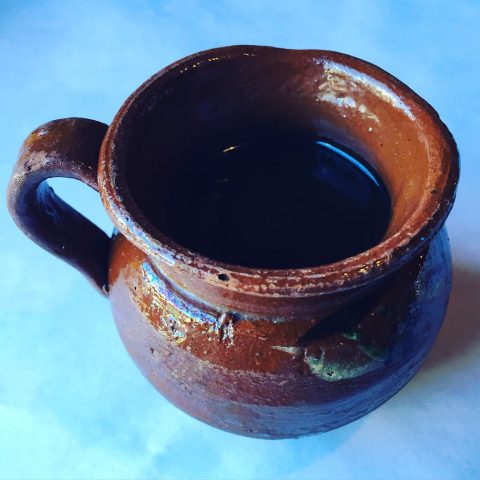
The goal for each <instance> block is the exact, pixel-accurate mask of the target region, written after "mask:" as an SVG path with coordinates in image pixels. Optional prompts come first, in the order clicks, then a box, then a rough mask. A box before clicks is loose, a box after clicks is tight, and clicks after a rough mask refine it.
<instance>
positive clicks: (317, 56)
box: [98, 45, 459, 297]
mask: <svg viewBox="0 0 480 480" xmlns="http://www.w3.org/2000/svg"><path fill="white" fill-rule="evenodd" d="M273 54H276V55H278V54H284V55H296V56H299V57H301V56H305V57H306V58H309V59H310V60H314V61H317V62H318V61H320V62H325V61H330V62H332V61H333V62H336V63H337V64H340V65H341V66H346V67H348V68H350V69H351V68H353V69H354V70H356V71H357V72H358V73H359V74H360V75H365V76H368V78H373V80H374V81H375V82H376V86H377V88H378V85H381V86H382V87H383V88H385V89H386V90H387V91H389V92H391V91H392V90H393V91H394V92H395V94H396V95H398V96H400V98H401V99H402V102H403V103H404V104H405V105H406V106H407V107H415V109H417V110H418V109H420V110H421V111H422V112H423V113H424V114H425V113H426V117H427V118H428V122H430V125H432V126H433V127H435V128H436V129H437V130H438V131H439V132H440V135H441V137H442V138H443V140H444V141H445V145H446V150H445V153H444V154H443V155H439V156H438V158H436V157H433V158H429V162H432V160H434V161H435V162H436V163H434V164H429V166H430V168H429V179H428V186H429V188H427V189H425V192H424V193H423V196H422V198H419V199H418V200H419V201H418V206H417V208H416V209H415V211H414V212H413V214H412V215H411V217H410V218H409V219H408V221H407V222H405V223H404V224H403V225H402V226H401V228H400V229H398V230H397V231H396V232H395V233H393V234H392V235H389V236H387V237H385V238H384V239H383V240H382V241H381V242H380V243H378V244H376V245H375V246H373V247H372V248H370V249H368V250H365V251H363V252H361V253H359V254H357V255H355V256H352V257H348V258H345V259H343V260H340V261H337V262H335V263H330V264H325V265H320V266H317V267H308V268H295V269H282V270H280V269H264V268H248V267H243V266H240V265H231V264H227V263H223V262H220V261H217V260H214V259H211V258H207V257H205V256H203V255H201V254H199V253H197V252H195V251H192V250H190V249H187V248H185V247H183V246H181V245H179V244H178V243H176V242H175V241H174V240H172V239H171V238H169V237H167V236H166V235H164V234H163V233H162V232H161V231H159V230H157V229H156V228H155V227H153V225H152V224H151V223H150V222H149V221H148V219H147V218H146V217H145V216H144V215H143V214H142V213H141V211H140V210H139V209H138V207H137V205H136V204H135V202H134V200H133V198H132V197H131V195H130V192H129V189H128V185H127V179H126V176H125V175H123V176H122V175H119V169H118V165H119V163H118V162H119V160H121V159H122V155H123V153H124V150H125V149H124V145H122V142H121V141H120V142H119V141H118V140H119V134H120V133H121V131H122V128H124V127H125V124H126V123H127V122H126V121H127V119H128V118H129V117H130V116H131V114H132V112H134V111H135V107H136V106H138V104H139V103H140V102H139V100H140V99H141V98H143V97H144V95H149V94H150V93H151V92H150V89H151V87H152V86H154V85H155V87H156V88H159V87H161V86H162V85H165V84H166V82H169V81H172V80H174V79H175V78H176V77H177V76H178V75H180V74H181V73H182V72H183V71H185V70H186V69H188V68H190V67H192V66H194V65H198V64H200V63H203V62H206V61H212V59H214V60H215V61H218V60H225V59H230V58H233V57H240V56H258V55H273ZM119 146H120V148H119ZM458 177H459V155H458V150H457V146H456V143H455V140H454V138H453V136H452V134H451V133H450V131H449V130H448V128H447V127H446V125H445V124H444V123H443V122H442V121H441V119H440V117H439V115H438V113H437V112H436V111H435V110H434V109H433V107H432V106H431V105H430V104H428V103H427V102H426V101H425V100H423V99H422V98H421V97H420V96H418V95H417V94H416V93H415V92H413V90H411V89H410V88H409V87H408V86H407V85H405V84H404V83H403V82H401V81H400V80H398V79H397V78H395V77H394V76H392V75H391V74H389V73H388V72H386V71H385V70H383V69H381V68H379V67H377V66H376V65H373V64H371V63H369V62H367V61H365V60H361V59H359V58H356V57H353V56H350V55H347V54H343V53H339V52H333V51H328V50H313V49H312V50H293V49H283V48H276V47H267V46H254V45H236V46H229V47H220V48H214V49H210V50H205V51H202V52H199V53H195V54H193V55H190V56H187V57H185V58H183V59H180V60H178V61H176V62H174V63H172V64H171V65H169V66H167V67H165V68H163V69H162V70H160V71H159V72H158V73H156V74H155V75H153V76H152V77H150V78H149V79H148V80H147V81H145V82H144V83H143V84H142V85H141V86H140V87H138V88H137V89H136V90H135V91H134V92H133V93H132V94H131V95H130V96H129V97H128V99H127V100H126V101H125V102H124V104H123V105H122V107H121V108H120V110H119V111H118V113H117V114H116V116H115V118H114V120H113V122H112V123H111V125H110V127H109V129H108V131H107V134H106V136H105V139H104V141H103V144H102V149H101V153H100V159H99V171H98V180H99V182H98V184H99V191H100V195H101V198H102V202H103V204H104V206H105V208H106V210H107V213H108V214H109V216H110V218H111V220H112V221H113V223H114V224H115V226H116V227H117V228H118V230H119V231H120V232H121V233H122V234H123V235H124V236H125V237H126V238H127V239H128V240H129V241H130V242H132V243H133V244H134V245H136V246H137V247H138V248H140V249H141V250H143V251H144V252H145V253H146V254H147V255H148V256H149V257H150V258H152V259H154V260H156V264H157V265H158V266H159V267H160V269H162V266H165V267H166V269H171V268H172V267H174V268H175V269H177V270H179V271H182V273H185V274H187V275H189V276H194V277H196V278H198V279H200V280H202V281H204V282H207V283H209V284H211V285H212V286H216V287H222V288H225V289H227V290H230V291H233V292H238V293H242V292H243V293H250V294H254V295H257V296H265V297H292V296H294V297H306V296H317V295H322V294H325V293H331V292H336V291H342V290H348V289H351V288H355V287H358V286H362V285H365V284H367V283H370V282H373V281H375V280H377V279H379V278H381V277H383V276H384V275H386V274H387V273H391V272H393V271H395V270H397V269H398V268H400V267H401V266H402V265H404V264H405V263H407V262H408V261H409V260H410V259H411V258H413V257H414V256H416V255H417V254H418V253H419V252H420V251H421V250H422V248H424V247H425V246H426V245H427V244H428V243H429V242H430V240H431V239H432V237H433V236H434V235H435V234H436V233H437V232H438V231H439V229H440V228H441V227H442V225H443V224H444V222H445V220H446V217H447V216H448V214H449V212H450V210H451V208H452V205H453V202H454V199H455V192H456V186H457V183H458ZM252 286H254V287H255V288H253V287H252ZM259 287H261V288H259ZM263 287H264V288H263Z"/></svg>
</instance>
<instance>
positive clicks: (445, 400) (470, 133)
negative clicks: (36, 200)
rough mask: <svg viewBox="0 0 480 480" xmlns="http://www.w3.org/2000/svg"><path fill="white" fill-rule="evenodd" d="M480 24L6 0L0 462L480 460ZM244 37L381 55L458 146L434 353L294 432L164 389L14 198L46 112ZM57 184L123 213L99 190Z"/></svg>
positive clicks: (31, 473)
mask: <svg viewBox="0 0 480 480" xmlns="http://www.w3.org/2000/svg"><path fill="white" fill-rule="evenodd" d="M479 25H480V2H478V1H474V0H472V1H465V0H456V1H455V2H448V1H423V2H413V1H402V2H395V1H366V0H365V1H353V0H352V1H340V0H335V1H314V0H311V1H304V0H296V1H295V2H287V1H280V0H276V1H275V0H267V1H260V0H259V1H256V0H232V1H211V2H208V1H203V2H199V1H191V0H183V1H157V2H153V1H135V2H134V1H131V2H126V1H124V2H122V1H113V0H112V1H96V2H94V1H90V0H85V1H77V2H74V1H63V2H60V1H53V0H50V1H48V0H47V1H23V2H16V1H9V0H7V1H5V0H2V1H0V65H1V70H0V108H1V114H0V132H1V134H0V135H1V142H0V152H1V154H0V189H1V192H0V193H1V195H0V197H1V198H2V201H1V202H0V226H1V235H0V266H1V268H0V478H5V479H13V478H22V479H23V478H24V479H27V478H28V479H36V478H45V479H47V478H48V479H50V478H62V479H63V478H68V479H70V478H71V479H110V478H112V479H143V478H162V479H163V478H165V479H187V478H197V479H201V478H205V479H214V478H218V479H230V478H232V479H249V478H252V479H253V478H259V479H270V478H271V479H284V478H292V479H320V478H326V479H332V478H345V479H347V478H354V479H362V478H366V479H367V478H368V479H371V478H379V479H383V478H389V479H393V478H399V479H409V478H422V479H427V478H431V479H440V478H446V479H447V478H462V479H467V478H480V434H479V430H480V407H479V406H478V405H479V399H480V382H479V380H478V379H479V378H480V361H479V358H480V357H479V354H480V322H479V321H480V317H479V315H480V314H479V312H480V235H479V234H480V208H479V203H480V196H479V189H480V188H479V184H480V161H479V158H478V155H479V152H480V143H479V142H480V27H479ZM246 43H249V44H260V45H262V44H263V45H275V46H283V47H292V48H323V49H331V50H339V51H343V52H347V53H350V54H352V55H355V56H358V57H361V58H364V59H366V60H369V61H371V62H373V63H376V64H378V65H380V66H381V67H383V68H384V69H386V70H388V71H390V72H391V73H393V74H394V75H395V76H397V77H398V78H400V79H401V80H403V81H404V82H405V83H407V84H408V85H409V86H411V87H412V88H413V89H414V90H415V91H417V92H418V93H419V94H420V95H421V96H423V97H424V98H425V99H427V100H428V101H429V102H430V103H431V104H432V105H433V106H434V107H435V108H436V109H437V110H438V112H439V113H440V115H441V117H442V119H443V120H444V121H445V122H446V123H447V125H448V126H449V128H450V129H451V131H452V132H453V134H454V136H455V138H456V140H457V142H458V145H459V149H460V152H461V156H462V179H461V184H460V187H459V191H458V199H457V202H456V205H455V208H454V210H453V212H452V214H451V216H450V218H449V220H448V222H447V225H448V229H449V234H450V239H451V244H452V251H453V258H454V287H453V292H452V297H451V302H450V306H449V310H448V315H447V318H446V321H445V324H444V327H443V328H442V331H441V333H440V336H439V338H438V340H437V342H436V344H435V346H434V348H433V350H432V352H431V354H430V355H429V357H428V359H427V362H426V363H425V365H424V367H423V368H422V369H421V371H420V372H419V373H418V375H417V376H416V377H415V378H414V380H413V381H412V382H411V383H410V384H409V385H408V386H407V387H406V388H404V389H403V390H402V391H401V392H400V393H399V394H398V395H396V396H395V397H394V398H393V399H391V400H390V401H388V402H387V403H386V404H385V405H383V406H382V407H381V408H379V409H378V410H376V411H375V412H373V413H371V414H370V415H368V416H367V417H365V418H363V419H361V420H359V421H357V422H354V423H353V424H350V425H348V426H346V427H343V428H340V429H338V430H335V431H332V432H330V433H327V434H324V435H320V436H314V437H309V438H304V439H300V440H284V441H283V440H282V441H274V442H272V441H263V440H262V441H261V440H254V439H249V438H242V437H238V436H235V435H231V434H228V433H224V432H221V431H218V430H215V429H213V428H211V427H208V426H206V425H204V424H202V423H200V422H198V421H196V420H194V419H192V418H190V417H189V416H187V415H186V414H184V413H182V412H181V411H179V410H177V409H176V408H175V407H173V406H172V405H170V404H169V403H168V402H167V401H166V400H164V399H163V398H162V397H161V396H160V395H159V394H158V393H156V391H155V390H154V389H153V388H152V387H151V386H150V385H149V384H148V382H147V381H146V380H145V379H144V378H143V377H142V375H141V374H140V373H139V371H138V370H137V369H136V367H135V366H134V364H133V363H132V361H131V360H130V358H129V357H128V355H127V353H126V351H125V349H124V347H123V346H122V344H121V342H120V340H119V337H118V335H117V332H116V330H115V327H114V323H113V321H112V318H111V313H110V309H109V305H108V302H106V301H105V300H104V299H103V298H101V297H100V296H99V295H97V294H96V293H95V292H94V291H93V290H92V289H91V287H90V286H89V285H88V284H87V282H86V281H85V280H84V279H83V277H81V275H80V274H79V273H77V272H76V271H74V270H73V269H71V268H70V267H68V266H67V265H65V264H63V263H62V262H60V261H59V260H58V259H56V258H54V257H52V256H50V255H48V254H47V253H45V252H44V251H42V250H41V249H40V248H39V247H37V246H36V245H34V244H33V243H31V242H30V241H28V239H27V238H26V237H25V236H23V235H22V234H21V233H20V232H19V231H18V230H17V229H16V228H15V226H14V224H13V222H12V221H11V219H10V218H9V216H8V214H7V212H6V208H5V204H4V201H3V198H4V196H5V187H6V183H7V181H8V177H9V175H10V172H11V168H12V166H13V163H14V160H15V157H16V154H17V150H18V147H19V146H20V144H21V142H22V140H23V139H24V137H25V136H26V135H27V134H28V133H29V132H30V131H31V130H32V129H33V128H35V127H36V126H38V125H40V124H41V123H44V122H46V121H48V120H51V119H54V118H61V117H68V116H83V117H89V118H94V119H97V120H101V121H104V122H106V123H108V122H110V121H111V119H112V117H113V115H114V114H115V112H116V110H117V109H118V108H119V106H120V105H121V103H122V102H123V100H124V99H125V98H126V97H127V95H128V94H129V93H130V92H132V91H133V89H134V88H136V87H137V86H138V85H139V84H140V83H141V82H142V81H143V80H145V79H146V78H148V77H149V76H150V75H151V74H153V73H154V72H156V71H157V70H159V69H160V68H161V67H163V66H165V65H167V64H169V63H171V62H172V61H174V60H176V59H178V58H181V57H183V56H185V55H187V54H190V53H193V52H195V51H199V50H203V49H207V48H212V47H216V46H220V45H228V44H246ZM52 184H53V186H54V188H55V189H56V191H57V192H58V193H60V194H61V195H62V196H63V197H64V198H65V199H67V200H68V201H69V202H71V203H72V204H73V205H74V206H76V207H77V208H78V209H79V210H80V211H82V212H83V213H84V214H85V215H87V216H88V217H90V218H92V219H93V220H94V221H95V222H96V223H97V224H98V225H100V226H101V227H102V228H104V229H105V230H106V231H107V232H110V231H111V229H112V226H111V224H110V222H109V220H108V219H107V217H106V214H105V213H104V211H103V208H102V206H101V203H100V200H99V198H98V197H97V195H96V194H95V192H93V191H91V190H89V189H88V188H86V187H85V186H83V185H81V184H80V183H78V182H75V181H72V180H57V179H56V180H54V181H52Z"/></svg>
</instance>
